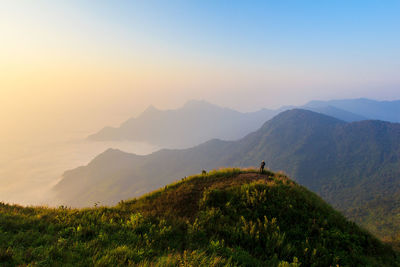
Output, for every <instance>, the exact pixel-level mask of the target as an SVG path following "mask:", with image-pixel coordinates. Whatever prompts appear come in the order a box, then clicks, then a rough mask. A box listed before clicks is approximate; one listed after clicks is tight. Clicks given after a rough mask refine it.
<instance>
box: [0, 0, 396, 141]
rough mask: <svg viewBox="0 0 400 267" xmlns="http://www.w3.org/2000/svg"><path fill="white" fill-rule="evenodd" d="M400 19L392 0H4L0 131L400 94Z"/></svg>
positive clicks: (41, 131) (51, 130)
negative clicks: (206, 108)
mask: <svg viewBox="0 0 400 267" xmlns="http://www.w3.org/2000/svg"><path fill="white" fill-rule="evenodd" d="M398 14H400V1H390V0H388V1H378V0H376V1H371V0H365V1H357V0H355V1H347V0H346V1H340V0H338V1H307V0H304V1H294V0H293V1H290V0H285V1H224V0H221V1H206V0H203V1H151V0H150V1H88V0H86V1H85V0H81V1H73V0H69V1H50V0H48V1H43V0H38V1H28V0H26V1H24V0H20V1H14V0H4V1H2V4H1V6H0V114H1V115H0V121H1V122H2V127H1V132H0V137H1V139H2V140H3V141H4V140H17V139H18V140H19V139H23V138H25V137H26V138H32V137H34V138H35V139H38V138H44V139H46V138H48V136H50V135H54V134H55V133H57V132H63V131H66V130H67V129H69V130H71V129H74V130H76V131H82V132H88V131H94V130H97V129H98V128H101V127H103V126H105V125H118V124H119V123H121V122H122V121H124V120H125V119H127V118H129V117H131V116H135V115H137V114H138V113H140V112H141V111H143V110H144V109H145V108H146V107H147V106H148V105H150V104H153V105H154V106H156V107H158V108H162V109H165V108H176V107H179V106H181V105H183V104H184V103H185V102H186V101H187V100H190V99H203V100H207V101H210V102H212V103H215V104H219V105H222V106H226V107H231V108H235V109H238V110H241V111H253V110H256V109H259V108H262V107H265V108H277V107H279V106H281V105H301V104H304V103H306V102H307V101H309V100H314V99H322V100H327V99H338V98H358V97H367V98H373V99H378V100H393V99H400V75H399V71H400V34H399V29H400V16H399V15H398Z"/></svg>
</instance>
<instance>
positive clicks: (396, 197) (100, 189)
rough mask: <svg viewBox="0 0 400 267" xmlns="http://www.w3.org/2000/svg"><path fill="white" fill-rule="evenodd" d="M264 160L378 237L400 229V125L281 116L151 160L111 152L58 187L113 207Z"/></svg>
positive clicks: (79, 199) (300, 113)
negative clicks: (180, 181)
mask: <svg viewBox="0 0 400 267" xmlns="http://www.w3.org/2000/svg"><path fill="white" fill-rule="evenodd" d="M261 160H265V161H266V162H267V166H268V167H269V168H270V169H272V170H283V171H285V172H286V173H288V174H289V175H290V176H292V177H294V178H295V179H296V181H297V182H299V183H300V184H302V185H304V186H306V187H308V188H309V189H311V190H312V191H314V192H316V193H318V194H319V195H321V196H322V197H323V198H324V199H325V200H327V201H328V202H329V203H331V204H333V205H334V206H335V207H337V208H338V209H339V210H341V211H342V212H344V213H345V214H346V215H347V216H348V217H350V218H352V219H354V220H356V221H357V222H359V223H361V224H362V225H364V226H366V227H367V228H368V229H369V230H370V231H372V232H373V233H374V234H376V235H378V236H380V237H382V238H390V237H391V235H394V234H396V233H399V232H400V218H399V216H398V214H399V209H400V179H399V177H400V124H396V123H388V122H382V121H361V122H353V123H346V122H343V121H340V120H338V119H335V118H332V117H329V116H325V115H322V114H319V113H315V112H311V111H307V110H300V109H294V110H290V111H285V112H282V113H280V114H279V115H277V116H275V117H274V118H273V119H271V120H269V121H267V122H266V123H265V124H264V125H263V126H262V127H261V128H260V129H259V130H257V131H255V132H253V133H251V134H249V135H247V136H246V137H244V138H242V139H240V140H238V141H222V140H218V139H213V140H210V141H208V142H206V143H203V144H201V145H198V146H196V147H193V148H189V149H182V150H177V149H175V150H172V149H164V150H160V151H158V152H155V153H153V154H150V155H147V156H138V155H134V154H129V153H125V152H122V151H119V150H112V149H110V150H107V151H105V152H104V153H103V154H101V155H99V156H98V157H96V158H95V159H94V160H93V161H92V162H90V163H89V164H88V165H87V166H83V167H79V168H77V169H75V170H72V171H68V172H66V173H65V174H64V177H63V179H62V180H61V181H60V182H59V183H58V184H57V185H56V186H55V188H54V190H55V192H56V194H57V196H58V198H59V199H61V201H62V203H64V204H67V205H72V206H92V205H93V203H95V202H97V201H100V203H101V204H107V205H110V204H115V203H117V202H118V201H119V200H120V199H125V198H129V197H133V196H139V195H141V194H142V193H144V192H148V191H151V190H154V189H156V188H158V187H160V186H161V185H163V184H165V183H169V182H172V181H174V179H176V177H185V176H187V175H189V174H190V173H196V172H199V171H200V170H202V169H206V170H210V169H215V168H219V167H223V166H238V167H248V166H257V165H258V164H259V162H260V161H261ZM386 203H388V204H386ZM379 204H381V205H379ZM382 209H383V210H382ZM355 214H357V216H356V217H354V216H353V215H355Z"/></svg>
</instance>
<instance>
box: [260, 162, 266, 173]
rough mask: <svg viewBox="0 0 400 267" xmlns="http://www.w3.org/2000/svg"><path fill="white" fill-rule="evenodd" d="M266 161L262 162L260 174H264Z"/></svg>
mask: <svg viewBox="0 0 400 267" xmlns="http://www.w3.org/2000/svg"><path fill="white" fill-rule="evenodd" d="M264 167H265V161H261V166H260V173H264Z"/></svg>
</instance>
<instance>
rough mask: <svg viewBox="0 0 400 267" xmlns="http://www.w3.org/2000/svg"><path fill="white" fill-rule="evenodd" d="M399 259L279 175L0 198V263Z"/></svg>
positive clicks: (221, 173) (246, 173) (232, 172)
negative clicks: (85, 202)
mask: <svg viewBox="0 0 400 267" xmlns="http://www.w3.org/2000/svg"><path fill="white" fill-rule="evenodd" d="M337 264H338V265H340V266H356V265H362V266H399V258H398V255H397V254H396V253H395V252H393V250H392V249H391V248H390V247H389V246H385V245H384V244H382V243H381V242H380V241H378V240H377V239H376V238H374V237H373V236H371V235H370V234H369V233H368V232H366V231H365V230H363V229H360V228H359V227H358V226H357V225H355V224H354V223H352V222H349V221H347V220H346V219H345V218H344V217H343V216H342V215H341V214H340V213H339V212H337V211H335V210H334V209H332V207H330V206H329V205H327V204H326V203H325V202H324V201H322V200H321V199H320V198H319V197H318V196H317V195H315V194H314V193H311V192H310V191H308V190H306V189H305V188H304V187H301V186H299V185H297V184H296V183H295V182H293V181H291V180H290V179H289V178H288V177H286V176H285V175H284V174H282V173H272V172H270V171H266V173H265V174H263V175H260V174H258V173H257V170H254V169H247V170H244V169H237V168H231V169H222V170H216V171H211V172H209V173H207V174H206V175H201V174H199V175H194V176H190V177H187V178H185V179H183V180H180V181H178V182H176V183H174V184H170V185H168V186H166V187H164V188H162V189H160V190H157V191H154V192H152V193H150V194H147V195H144V196H143V197H141V198H137V199H131V200H127V201H121V202H120V203H119V204H118V205H117V206H115V207H96V208H90V209H70V208H66V207H60V208H46V207H26V208H24V207H20V206H17V205H7V204H0V265H1V266H28V265H29V266H60V265H63V266H88V265H89V266H91V265H95V266H125V265H138V266H178V265H179V266H300V265H301V266H336V265H337Z"/></svg>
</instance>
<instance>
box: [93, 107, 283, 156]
mask: <svg viewBox="0 0 400 267" xmlns="http://www.w3.org/2000/svg"><path fill="white" fill-rule="evenodd" d="M277 113H279V111H275V110H268V109H262V110H259V111H256V112H249V113H241V112H238V111H235V110H232V109H228V108H222V107H219V106H216V105H212V104H210V103H207V102H205V101H194V100H193V101H189V102H187V103H186V104H185V105H184V106H183V107H182V108H179V109H174V110H159V109H156V108H155V107H153V106H150V107H149V108H147V109H146V110H145V111H144V112H143V113H142V114H140V115H139V116H138V117H137V118H131V119H129V120H127V121H126V122H124V123H123V124H121V126H120V127H118V128H113V127H106V128H104V129H102V130H101V131H99V132H98V133H96V134H93V135H91V136H89V140H98V141H104V140H132V141H136V142H147V143H150V144H154V145H158V146H160V147H168V148H184V147H190V146H194V145H197V144H200V143H203V142H205V141H207V140H210V139H212V138H220V139H224V140H236V139H239V138H241V137H243V136H245V135H246V134H248V133H249V132H252V131H255V130H257V129H258V128H259V127H260V126H261V125H262V124H263V123H264V122H265V121H266V120H268V119H270V118H272V117H273V116H275V115H276V114H277Z"/></svg>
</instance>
